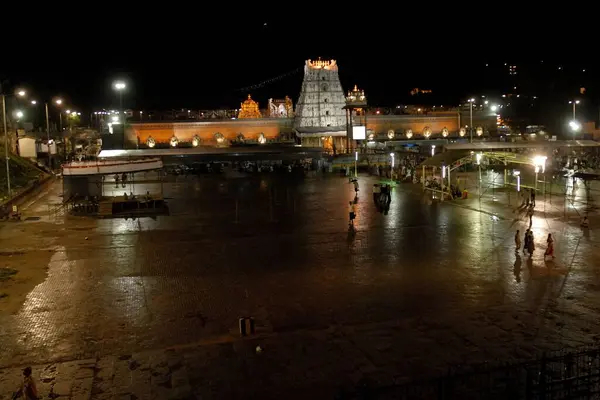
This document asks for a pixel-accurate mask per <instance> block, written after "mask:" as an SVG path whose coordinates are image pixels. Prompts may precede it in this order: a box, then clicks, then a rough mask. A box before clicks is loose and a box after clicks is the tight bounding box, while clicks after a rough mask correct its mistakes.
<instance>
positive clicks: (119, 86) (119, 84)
mask: <svg viewBox="0 0 600 400" xmlns="http://www.w3.org/2000/svg"><path fill="white" fill-rule="evenodd" d="M113 86H114V87H115V90H117V91H118V92H119V114H123V124H124V123H125V111H124V110H123V90H125V88H126V87H127V85H125V82H123V81H116V82H115V83H114V84H113Z"/></svg>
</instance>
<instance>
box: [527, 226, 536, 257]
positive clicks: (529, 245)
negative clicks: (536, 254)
mask: <svg viewBox="0 0 600 400" xmlns="http://www.w3.org/2000/svg"><path fill="white" fill-rule="evenodd" d="M534 250H535V242H534V239H533V231H531V230H530V231H529V241H528V242H527V251H528V252H529V257H531V256H533V251H534Z"/></svg>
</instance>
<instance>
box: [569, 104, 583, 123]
mask: <svg viewBox="0 0 600 400" xmlns="http://www.w3.org/2000/svg"><path fill="white" fill-rule="evenodd" d="M579 103H581V102H580V101H579V100H571V101H569V104H573V121H575V108H576V107H577V104H579Z"/></svg>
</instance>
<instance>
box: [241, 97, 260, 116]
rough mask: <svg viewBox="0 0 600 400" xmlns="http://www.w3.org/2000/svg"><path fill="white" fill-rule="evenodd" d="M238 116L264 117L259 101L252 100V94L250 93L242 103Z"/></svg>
mask: <svg viewBox="0 0 600 400" xmlns="http://www.w3.org/2000/svg"><path fill="white" fill-rule="evenodd" d="M238 118H262V114H261V113H260V109H259V107H258V103H257V102H256V101H254V100H252V97H251V96H250V95H248V98H247V99H246V100H245V101H244V102H243V103H241V104H240V113H239V114H238Z"/></svg>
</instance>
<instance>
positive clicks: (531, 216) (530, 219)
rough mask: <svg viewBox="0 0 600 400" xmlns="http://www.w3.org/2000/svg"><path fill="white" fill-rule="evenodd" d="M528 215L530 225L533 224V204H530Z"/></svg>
mask: <svg viewBox="0 0 600 400" xmlns="http://www.w3.org/2000/svg"><path fill="white" fill-rule="evenodd" d="M527 216H528V217H529V227H530V228H531V225H532V224H533V205H530V206H529V208H528V209H527Z"/></svg>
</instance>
